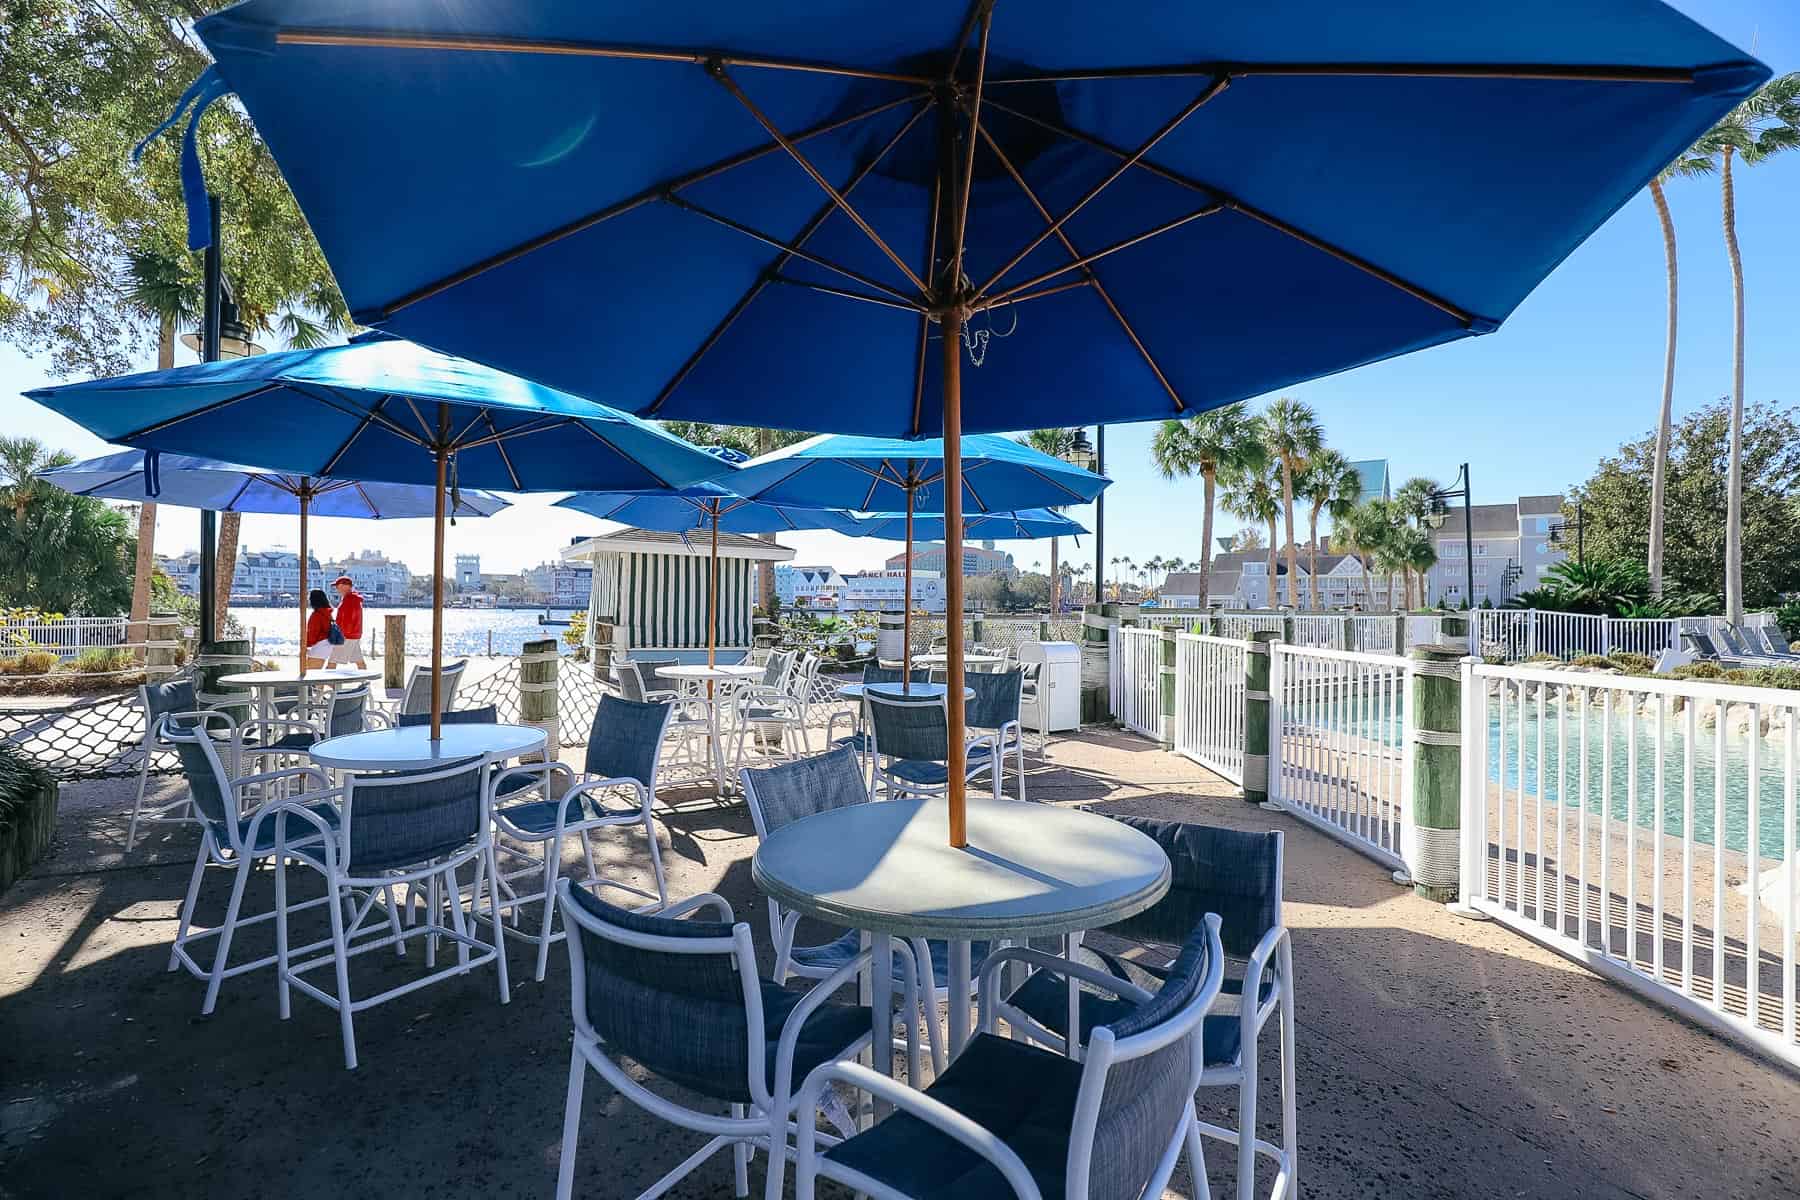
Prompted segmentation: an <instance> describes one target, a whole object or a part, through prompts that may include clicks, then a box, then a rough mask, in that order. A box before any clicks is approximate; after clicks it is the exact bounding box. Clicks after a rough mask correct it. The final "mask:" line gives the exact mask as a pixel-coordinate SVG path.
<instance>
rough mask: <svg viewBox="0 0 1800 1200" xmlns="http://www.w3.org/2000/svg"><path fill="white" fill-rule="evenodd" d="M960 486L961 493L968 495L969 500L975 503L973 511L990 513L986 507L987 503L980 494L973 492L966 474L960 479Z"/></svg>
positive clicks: (972, 485)
mask: <svg viewBox="0 0 1800 1200" xmlns="http://www.w3.org/2000/svg"><path fill="white" fill-rule="evenodd" d="M962 485H963V491H965V492H967V493H969V499H971V500H973V501H974V502H975V509H976V511H977V512H984V513H985V512H989V511H991V510H990V509H989V508H988V506H987V501H986V500H983V499H982V498H981V493H980V492H978V491H976V490H975V485H974V484H972V483H970V482H969V477H968V475H966V474H965V475H964V476H963V477H962Z"/></svg>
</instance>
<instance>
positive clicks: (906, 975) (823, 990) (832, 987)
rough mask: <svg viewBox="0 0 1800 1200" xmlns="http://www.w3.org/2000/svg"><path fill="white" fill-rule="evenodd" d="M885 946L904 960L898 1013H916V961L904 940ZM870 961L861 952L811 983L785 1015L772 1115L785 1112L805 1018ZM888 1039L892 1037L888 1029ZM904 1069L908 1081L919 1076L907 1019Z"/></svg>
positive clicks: (913, 1031) (916, 1039) (778, 1044)
mask: <svg viewBox="0 0 1800 1200" xmlns="http://www.w3.org/2000/svg"><path fill="white" fill-rule="evenodd" d="M889 944H890V945H891V946H892V947H893V949H894V952H895V955H896V957H901V958H904V959H905V961H906V970H905V971H903V972H902V973H901V976H900V994H901V1002H902V1004H903V1005H904V1007H903V1008H902V1009H901V1011H902V1012H906V1013H915V1012H917V1011H918V1010H919V972H918V967H917V964H916V960H914V958H913V956H912V951H911V950H910V949H908V948H907V946H906V943H905V942H904V941H902V940H899V939H895V940H893V941H892V942H890V943H889ZM874 958H875V953H874V951H872V950H863V951H861V952H859V953H858V954H857V955H856V957H854V958H852V959H851V960H850V961H849V962H847V963H845V964H844V965H843V966H841V967H839V968H838V969H837V970H835V971H833V972H832V973H831V974H829V975H827V976H826V977H825V978H823V979H821V980H819V982H817V983H815V984H813V986H812V987H810V988H808V989H806V995H805V996H803V997H801V999H800V1003H798V1004H796V1005H795V1006H794V1007H793V1010H792V1011H791V1012H789V1013H788V1015H787V1019H786V1020H785V1021H783V1022H782V1023H781V1037H780V1039H779V1040H778V1041H776V1043H775V1086H774V1088H773V1089H771V1093H770V1094H771V1095H772V1096H773V1098H774V1100H775V1111H776V1112H784V1111H786V1108H787V1105H786V1101H787V1098H788V1097H789V1096H791V1095H792V1094H793V1090H794V1052H795V1051H796V1050H797V1049H798V1048H799V1045H800V1031H801V1029H802V1027H804V1026H805V1024H806V1020H807V1018H808V1017H810V1016H812V1015H813V1013H815V1012H817V1011H818V1009H819V1006H820V1005H822V1004H824V1003H825V1001H827V1000H829V999H830V998H831V994H832V993H833V992H835V991H837V990H838V989H839V988H841V987H843V986H844V985H845V984H847V983H854V982H856V979H857V977H858V976H860V975H861V974H862V973H863V972H864V971H866V970H868V969H869V968H870V967H871V965H872V964H873V962H874ZM888 1023H889V1025H890V1026H891V1025H892V1023H893V1018H892V1016H891V1014H890V1016H889V1020H888ZM888 1036H889V1037H892V1036H893V1034H892V1030H891V1029H890V1031H889V1034H888ZM906 1069H907V1078H908V1079H917V1078H918V1077H919V1076H918V1071H919V1034H918V1030H917V1029H916V1028H915V1027H914V1025H913V1022H912V1021H911V1020H908V1021H907V1022H906ZM884 1078H885V1077H884Z"/></svg>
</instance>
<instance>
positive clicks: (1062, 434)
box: [1019, 426, 1081, 613]
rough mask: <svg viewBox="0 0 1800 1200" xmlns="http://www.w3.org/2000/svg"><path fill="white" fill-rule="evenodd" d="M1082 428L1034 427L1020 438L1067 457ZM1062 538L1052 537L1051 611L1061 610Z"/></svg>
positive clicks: (1031, 445)
mask: <svg viewBox="0 0 1800 1200" xmlns="http://www.w3.org/2000/svg"><path fill="white" fill-rule="evenodd" d="M1080 434H1081V430H1080V429H1077V428H1074V427H1070V426H1057V427H1054V428H1050V429H1033V430H1032V431H1031V432H1030V433H1027V434H1026V435H1025V436H1024V437H1022V438H1020V439H1019V440H1020V441H1021V442H1023V443H1024V444H1025V445H1027V446H1030V447H1031V448H1032V449H1033V450H1036V451H1038V452H1039V453H1041V454H1048V455H1049V456H1050V457H1051V458H1067V457H1068V456H1069V452H1070V451H1071V450H1073V449H1074V448H1075V439H1076V438H1077V437H1079V436H1080ZM1061 543H1062V539H1061V538H1051V539H1050V611H1051V612H1052V613H1057V612H1061V611H1062V609H1061V608H1060V602H1061V599H1062V572H1061V571H1059V570H1057V565H1056V564H1057V560H1058V559H1059V558H1060V556H1061V554H1062V545H1061Z"/></svg>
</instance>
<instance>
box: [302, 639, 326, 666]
mask: <svg viewBox="0 0 1800 1200" xmlns="http://www.w3.org/2000/svg"><path fill="white" fill-rule="evenodd" d="M332 649H333V647H332V645H331V643H330V642H329V641H323V642H314V643H313V644H312V645H310V646H308V647H307V648H306V657H308V658H313V659H317V660H319V661H320V662H330V661H331V651H332Z"/></svg>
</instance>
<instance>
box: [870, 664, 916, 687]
mask: <svg viewBox="0 0 1800 1200" xmlns="http://www.w3.org/2000/svg"><path fill="white" fill-rule="evenodd" d="M862 681H863V682H864V683H865V684H868V683H899V682H900V668H899V667H881V666H877V665H875V664H874V663H870V664H868V665H867V666H865V667H864V668H863V677H862ZM912 681H913V682H914V683H930V682H931V671H930V669H929V668H927V667H914V668H913V673H912Z"/></svg>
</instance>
